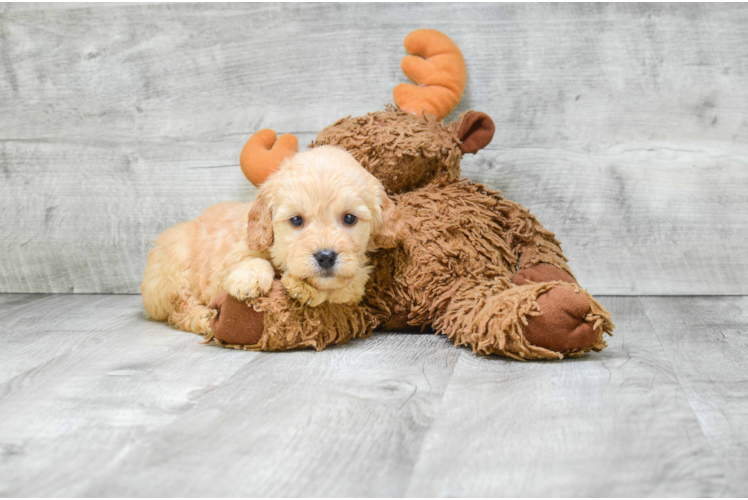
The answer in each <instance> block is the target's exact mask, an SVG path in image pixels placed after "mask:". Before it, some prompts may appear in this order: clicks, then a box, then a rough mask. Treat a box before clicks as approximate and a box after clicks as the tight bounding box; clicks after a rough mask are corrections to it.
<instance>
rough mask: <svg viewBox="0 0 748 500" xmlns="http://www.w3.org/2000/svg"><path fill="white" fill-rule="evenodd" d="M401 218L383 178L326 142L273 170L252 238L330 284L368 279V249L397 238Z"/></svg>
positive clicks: (321, 284) (252, 222)
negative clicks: (371, 172)
mask: <svg viewBox="0 0 748 500" xmlns="http://www.w3.org/2000/svg"><path fill="white" fill-rule="evenodd" d="M258 212H259V213H258ZM253 213H254V217H253ZM258 215H259V217H258ZM268 219H269V220H268ZM398 223H399V221H398V218H397V216H396V209H395V207H394V204H393V203H392V201H391V200H390V199H389V198H388V197H387V195H386V193H385V192H384V188H383V187H382V184H381V183H380V182H379V181H378V180H377V179H376V178H375V177H374V176H372V175H371V174H369V173H368V172H367V171H366V170H365V169H364V168H363V167H362V166H361V165H360V164H359V163H358V162H357V161H356V160H355V159H354V158H353V157H352V156H351V155H350V154H349V153H347V152H345V151H343V150H341V149H338V148H335V147H332V146H323V147H319V148H315V149H312V150H310V151H306V152H303V153H299V154H296V155H295V156H294V157H292V158H290V159H289V160H287V161H286V162H285V163H284V164H283V165H281V168H280V169H279V171H278V172H277V173H275V174H273V175H272V176H271V177H270V178H268V180H267V181H266V182H265V183H264V184H263V185H262V186H261V188H260V191H259V193H258V196H257V200H256V202H255V205H254V206H253V208H252V211H251V212H250V217H249V225H248V231H249V236H250V241H249V242H250V245H252V244H253V242H255V248H258V249H261V247H266V248H268V249H269V251H270V256H271V259H272V261H273V264H274V265H275V266H276V267H277V268H279V269H281V270H282V271H283V272H284V273H287V274H289V275H291V276H292V277H294V278H296V279H297V280H301V281H304V282H306V283H307V284H309V285H311V286H312V287H314V288H315V289H317V290H327V291H329V290H336V289H342V288H344V287H347V286H350V285H351V283H352V282H361V283H362V284H363V283H365V282H366V277H367V276H368V272H369V268H368V259H367V257H366V252H367V250H374V249H376V248H381V247H393V246H395V244H396V239H397V225H398ZM268 225H270V226H271V227H272V235H271V236H268V235H267V231H268ZM362 277H363V279H362ZM361 288H362V287H361ZM361 291H363V290H361ZM359 298H360V297H359Z"/></svg>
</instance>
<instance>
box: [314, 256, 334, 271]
mask: <svg viewBox="0 0 748 500" xmlns="http://www.w3.org/2000/svg"><path fill="white" fill-rule="evenodd" d="M314 260H316V261H317V265H318V266H319V268H320V269H321V270H322V272H323V274H327V275H331V274H332V269H333V268H334V267H335V264H336V262H337V260H338V252H336V251H335V250H318V251H317V252H315V253H314Z"/></svg>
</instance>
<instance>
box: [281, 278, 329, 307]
mask: <svg viewBox="0 0 748 500" xmlns="http://www.w3.org/2000/svg"><path fill="white" fill-rule="evenodd" d="M281 283H282V284H283V288H285V289H286V291H287V292H288V294H289V295H290V296H291V297H292V298H294V299H296V300H297V301H298V302H301V303H302V304H304V305H305V306H309V307H317V306H318V305H320V304H321V303H322V302H324V301H325V297H326V296H325V294H324V293H323V292H320V291H319V290H317V289H316V288H314V287H313V286H311V285H310V284H308V283H306V282H305V281H301V280H298V279H296V278H293V277H291V276H289V275H288V274H284V275H283V276H282V277H281Z"/></svg>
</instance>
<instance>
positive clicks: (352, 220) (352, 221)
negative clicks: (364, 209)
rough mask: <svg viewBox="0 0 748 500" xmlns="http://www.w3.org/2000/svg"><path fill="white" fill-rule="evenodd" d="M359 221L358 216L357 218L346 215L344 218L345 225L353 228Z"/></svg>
mask: <svg viewBox="0 0 748 500" xmlns="http://www.w3.org/2000/svg"><path fill="white" fill-rule="evenodd" d="M357 220H358V217H356V216H355V215H353V214H345V215H344V216H343V222H345V223H346V224H348V225H349V226H352V225H354V224H355V223H356V221H357Z"/></svg>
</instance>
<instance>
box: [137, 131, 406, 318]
mask: <svg viewBox="0 0 748 500" xmlns="http://www.w3.org/2000/svg"><path fill="white" fill-rule="evenodd" d="M399 227H400V219H399V217H398V215H397V211H396V208H395V205H394V203H393V202H392V200H390V199H389V198H388V197H387V194H386V193H385V191H384V188H383V187H382V184H381V183H380V182H379V181H378V180H377V179H376V178H375V177H374V176H372V175H371V174H369V173H368V172H367V171H366V170H365V169H364V168H363V167H362V166H361V165H360V164H359V163H358V162H357V161H356V160H355V159H354V158H353V156H351V155H350V154H349V153H347V152H345V151H343V150H342V149H338V148H336V147H333V146H322V147H319V148H315V149H312V150H310V151H306V152H303V153H298V154H296V155H295V156H293V157H291V158H289V159H288V160H285V161H284V162H283V163H282V164H281V166H280V169H279V170H278V172H276V173H274V174H273V175H271V176H270V177H269V178H268V179H267V181H265V183H264V184H262V186H261V187H260V189H259V191H258V193H257V198H256V199H255V201H254V202H253V203H221V204H218V205H214V206H212V207H210V208H208V209H207V210H206V211H205V212H204V213H203V214H202V215H201V216H200V217H198V218H197V219H195V220H193V221H190V222H186V223H183V224H180V225H178V226H176V227H173V228H171V229H168V230H166V231H165V232H164V233H163V234H161V236H159V238H158V240H157V241H156V247H155V248H154V249H153V250H151V252H150V254H149V255H148V264H147V266H146V269H145V275H144V277H143V282H142V284H141V286H140V291H141V293H142V295H143V304H144V305H145V310H146V312H147V313H148V315H149V316H150V317H152V318H154V319H156V320H160V321H164V320H168V321H169V323H170V324H172V325H174V326H177V327H178V328H181V329H183V330H187V331H191V332H196V333H206V332H208V331H209V329H210V319H211V318H212V317H213V315H214V314H215V310H213V309H211V308H210V307H209V304H210V303H211V302H212V300H213V298H214V297H215V296H216V294H218V292H220V291H221V290H226V291H227V292H228V293H229V294H231V295H233V296H234V297H236V298H237V299H240V300H246V299H249V298H255V297H259V296H262V295H264V294H266V293H268V291H269V290H270V287H271V285H272V282H273V279H274V277H275V275H276V272H278V273H280V274H282V283H283V285H284V286H285V288H286V289H287V291H288V292H289V294H291V296H293V297H295V298H296V299H298V300H299V301H301V302H303V303H305V304H307V305H309V306H317V305H319V304H321V303H323V302H326V301H327V302H333V303H358V302H359V301H360V300H361V297H362V296H363V293H364V287H365V285H366V281H367V280H368V277H369V271H370V266H369V263H368V257H367V251H372V250H375V249H376V248H392V247H394V246H395V245H396V244H397V239H398V236H397V235H398V232H399Z"/></svg>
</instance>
